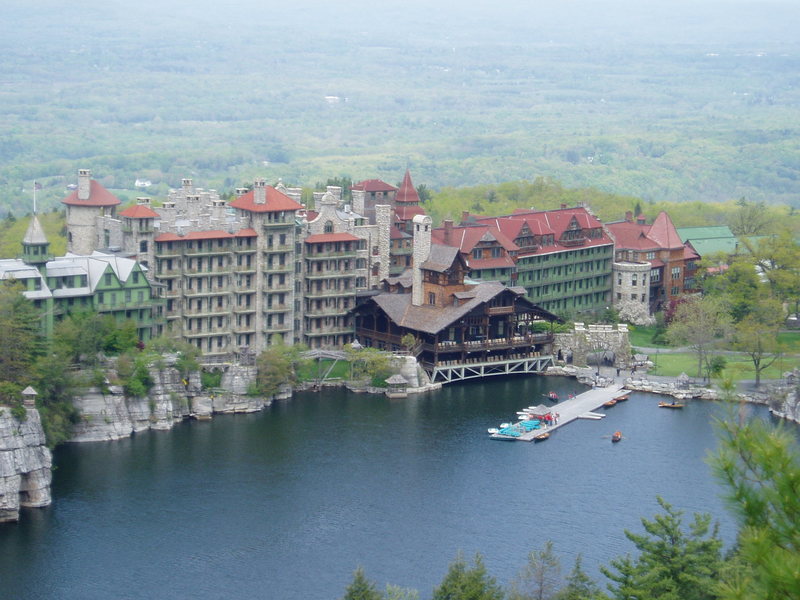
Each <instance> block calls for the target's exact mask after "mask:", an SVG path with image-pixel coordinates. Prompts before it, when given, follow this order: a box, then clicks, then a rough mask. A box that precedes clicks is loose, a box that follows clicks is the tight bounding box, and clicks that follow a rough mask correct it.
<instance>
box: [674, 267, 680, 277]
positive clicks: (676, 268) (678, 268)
mask: <svg viewBox="0 0 800 600" xmlns="http://www.w3.org/2000/svg"><path fill="white" fill-rule="evenodd" d="M672 278H673V279H680V278H681V268H680V267H672Z"/></svg>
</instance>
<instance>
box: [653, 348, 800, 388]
mask: <svg viewBox="0 0 800 600" xmlns="http://www.w3.org/2000/svg"><path fill="white" fill-rule="evenodd" d="M650 360H651V361H653V362H656V361H658V367H657V368H654V369H652V370H651V371H650V373H651V374H652V375H666V376H671V377H677V376H678V375H680V374H681V373H686V374H687V375H689V377H697V357H696V356H695V355H694V354H691V353H688V352H687V353H680V354H658V355H655V354H651V355H650ZM725 360H726V361H727V364H726V366H725V371H724V373H723V377H730V378H731V379H733V381H740V380H742V379H755V371H754V370H753V363H752V362H751V361H750V360H748V359H747V358H746V357H744V356H728V355H725ZM798 363H800V358H798V357H796V356H788V357H783V358H781V359H779V360H778V361H777V362H775V363H774V364H773V365H772V366H771V367H769V368H768V369H766V370H765V371H762V372H761V378H762V379H779V378H780V377H781V375H782V374H783V373H784V372H785V371H788V370H790V369H791V368H792V367H795V366H797V365H798Z"/></svg>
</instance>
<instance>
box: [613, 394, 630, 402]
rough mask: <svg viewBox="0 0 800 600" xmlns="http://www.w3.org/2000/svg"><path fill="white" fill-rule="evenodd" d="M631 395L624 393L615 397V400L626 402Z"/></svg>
mask: <svg viewBox="0 0 800 600" xmlns="http://www.w3.org/2000/svg"><path fill="white" fill-rule="evenodd" d="M630 395H631V393H630V392H624V393H622V394H620V395H619V396H614V400H616V401H617V402H625V400H627V399H628V396H630Z"/></svg>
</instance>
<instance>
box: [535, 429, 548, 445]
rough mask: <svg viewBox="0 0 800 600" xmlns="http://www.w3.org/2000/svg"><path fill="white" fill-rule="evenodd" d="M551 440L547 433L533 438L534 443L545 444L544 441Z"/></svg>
mask: <svg viewBox="0 0 800 600" xmlns="http://www.w3.org/2000/svg"><path fill="white" fill-rule="evenodd" d="M549 438H550V434H549V433H547V432H546V431H545V432H544V433H540V434H539V435H537V436H535V437H534V438H533V441H534V442H543V441H545V440H546V439H549Z"/></svg>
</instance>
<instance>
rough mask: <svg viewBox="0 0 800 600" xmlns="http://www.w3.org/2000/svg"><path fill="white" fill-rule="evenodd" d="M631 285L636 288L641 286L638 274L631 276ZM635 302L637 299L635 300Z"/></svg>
mask: <svg viewBox="0 0 800 600" xmlns="http://www.w3.org/2000/svg"><path fill="white" fill-rule="evenodd" d="M631 285H632V286H634V287H636V286H637V285H639V276H638V275H637V274H636V273H632V274H631ZM634 300H635V298H634Z"/></svg>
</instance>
